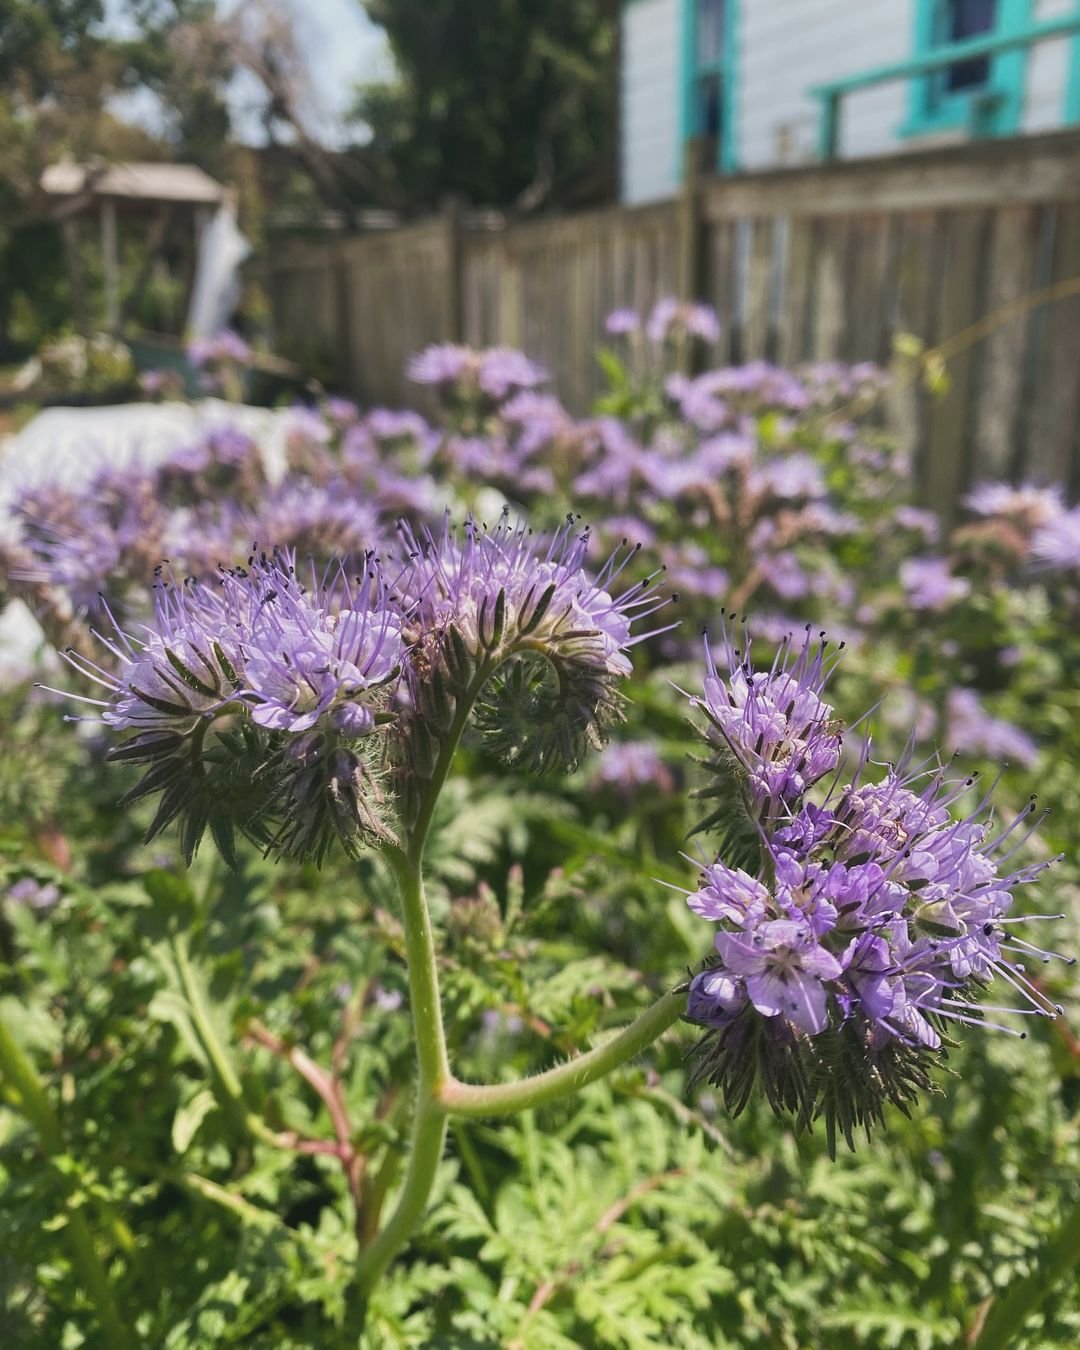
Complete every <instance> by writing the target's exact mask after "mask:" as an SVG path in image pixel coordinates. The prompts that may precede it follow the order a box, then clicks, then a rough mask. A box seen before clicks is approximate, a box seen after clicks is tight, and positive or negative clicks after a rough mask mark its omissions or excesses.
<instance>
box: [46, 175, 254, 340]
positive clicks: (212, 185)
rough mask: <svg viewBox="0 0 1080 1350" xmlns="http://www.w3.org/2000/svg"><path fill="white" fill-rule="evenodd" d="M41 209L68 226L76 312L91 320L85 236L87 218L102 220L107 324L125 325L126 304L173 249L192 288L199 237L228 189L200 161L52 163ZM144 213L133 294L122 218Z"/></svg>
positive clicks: (82, 321)
mask: <svg viewBox="0 0 1080 1350" xmlns="http://www.w3.org/2000/svg"><path fill="white" fill-rule="evenodd" d="M40 190H41V197H42V214H43V215H44V216H45V217H46V218H47V219H50V220H53V221H56V222H57V223H58V224H59V225H60V227H61V230H62V232H63V238H64V251H65V255H66V258H67V266H68V271H69V275H70V279H71V292H72V299H73V309H74V316H73V317H74V319H75V322H76V324H77V326H78V327H80V328H84V327H86V326H87V322H88V315H87V305H86V286H85V282H84V277H83V266H82V261H81V258H80V250H79V238H80V233H81V230H82V228H83V221H84V220H85V219H86V218H87V217H90V218H91V220H94V219H96V221H97V226H98V229H99V230H100V235H101V259H102V272H103V278H104V294H105V314H104V319H105V326H106V328H108V329H109V330H110V331H114V330H116V329H117V328H118V327H119V326H120V322H121V319H122V317H123V312H124V309H125V308H127V307H129V306H133V305H134V304H135V303H136V302H137V301H138V298H139V296H140V294H141V292H142V291H143V289H144V288H145V287H146V284H147V282H148V281H149V279H150V276H151V273H152V270H153V268H154V266H155V265H156V264H164V261H165V258H166V256H167V252H166V251H168V256H170V257H173V258H176V257H179V258H180V259H181V262H180V267H181V269H182V271H183V274H184V278H185V280H186V282H187V285H186V286H185V290H188V289H190V284H191V278H192V277H193V275H194V272H195V262H196V258H197V255H198V244H199V239H200V238H201V236H202V232H203V230H204V229H205V227H206V226H207V225H208V224H209V222H210V220H211V218H212V216H213V214H214V213H215V212H216V211H217V209H218V208H219V207H220V206H221V205H222V203H223V202H225V201H226V199H227V197H228V189H227V188H226V187H225V186H224V185H223V184H221V183H219V182H217V181H216V180H215V179H213V178H211V177H210V175H209V174H206V173H204V172H203V171H202V169H200V168H197V167H196V166H195V165H194V164H146V163H119V164H107V163H105V162H103V161H93V162H90V163H87V164H76V163H73V162H61V163H59V164H51V165H50V166H49V167H48V168H47V169H46V170H45V172H44V173H43V174H42V177H41V183H40ZM132 218H135V219H138V220H140V221H141V222H143V224H144V228H145V252H144V255H143V258H142V262H141V265H140V267H139V269H138V273H137V275H136V277H135V279H134V282H133V284H132V285H131V287H130V289H129V291H128V294H127V295H126V296H122V295H121V268H120V228H121V225H120V222H121V220H129V219H132Z"/></svg>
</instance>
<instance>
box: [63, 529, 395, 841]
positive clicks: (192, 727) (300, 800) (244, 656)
mask: <svg viewBox="0 0 1080 1350" xmlns="http://www.w3.org/2000/svg"><path fill="white" fill-rule="evenodd" d="M401 629H402V615H401V612H400V610H399V609H398V607H397V606H396V605H395V604H394V603H393V602H392V601H391V598H390V596H389V593H388V589H387V587H386V584H385V581H384V579H383V577H382V574H381V571H380V569H379V566H378V563H377V561H376V560H375V559H374V558H373V557H370V556H369V557H368V558H367V559H366V561H365V570H364V572H363V574H362V575H361V576H359V577H358V578H355V579H354V578H352V577H350V576H349V575H348V574H347V573H346V572H345V571H344V569H341V568H338V569H336V570H334V571H331V572H329V573H327V574H326V575H324V576H318V575H313V576H312V577H311V584H310V585H309V586H305V585H303V584H301V582H300V580H299V579H298V577H297V574H296V570H295V566H294V564H293V561H292V558H291V557H290V556H289V555H286V554H274V555H273V556H269V555H266V554H262V555H259V556H254V555H253V556H252V557H250V558H249V559H248V563H247V565H246V566H244V567H238V568H233V569H229V570H225V569H222V571H221V574H220V576H219V578H218V580H217V582H216V583H208V582H199V581H195V580H193V579H192V580H188V581H187V582H184V583H183V584H179V585H178V584H177V583H176V582H175V581H174V580H173V579H172V578H171V577H168V576H165V575H164V574H162V575H161V576H160V577H159V580H158V583H157V586H156V587H155V604H154V619H153V623H152V624H150V625H147V626H146V627H145V628H144V629H143V630H142V632H141V633H140V634H138V635H136V634H130V635H129V634H128V633H126V632H125V631H124V630H123V629H122V627H121V626H120V624H119V623H117V622H115V621H114V622H113V633H112V635H111V636H109V637H102V639H101V642H102V645H103V647H104V648H105V651H106V652H107V653H108V655H109V656H110V657H111V658H112V660H111V661H110V662H107V663H100V662H98V661H96V660H91V659H90V658H88V657H85V656H81V655H79V654H77V653H69V658H68V659H69V661H70V663H71V664H72V665H73V666H74V667H75V669H76V670H78V671H79V672H80V673H81V674H83V675H85V676H87V677H88V678H89V679H90V680H92V681H93V682H95V683H96V684H98V685H99V686H101V687H102V688H103V689H104V690H105V691H106V694H107V697H105V698H102V699H98V698H90V697H88V696H82V701H83V702H84V703H87V704H90V705H93V706H96V707H98V708H99V709H100V717H101V720H102V721H103V722H104V723H106V725H108V726H109V727H110V728H111V729H112V730H114V731H116V732H119V733H121V734H126V739H125V740H124V741H123V742H122V743H121V744H119V745H118V746H117V747H116V748H115V749H114V750H113V751H112V752H111V757H112V758H113V759H116V760H125V761H130V762H133V763H143V764H147V765H149V768H148V769H147V771H146V774H145V776H144V777H143V779H142V781H141V782H140V783H139V785H138V786H137V787H136V788H135V789H134V790H133V792H132V793H131V794H129V800H131V799H135V798H138V797H142V796H146V795H148V794H152V793H160V794H161V800H160V804H159V807H158V812H157V815H156V816H155V818H154V821H153V823H152V825H151V827H150V834H151V835H153V834H155V833H157V832H158V830H160V829H162V828H163V827H164V826H165V825H166V824H168V823H169V822H170V821H171V820H173V819H174V818H177V817H179V818H180V820H181V840H182V844H183V847H184V850H185V852H186V853H187V854H188V855H189V856H190V855H191V854H192V853H193V852H194V850H195V847H196V846H197V844H198V842H199V838H200V837H201V835H202V833H203V831H204V830H205V829H206V828H207V827H210V828H211V829H212V831H213V834H214V837H215V840H216V841H217V843H218V844H219V846H220V847H221V849H222V851H223V852H224V853H225V854H226V855H227V856H231V855H232V851H233V844H232V838H233V833H234V831H235V830H237V829H239V830H240V831H241V832H242V833H244V834H247V835H249V836H250V837H252V838H254V839H256V840H257V841H258V842H260V843H262V844H263V845H264V846H266V847H268V848H272V849H275V850H277V851H281V852H288V853H291V854H294V855H296V856H300V857H315V858H317V859H320V858H321V857H322V856H323V855H324V853H325V852H326V850H327V848H328V847H329V846H330V844H331V843H332V842H333V840H334V838H337V839H339V840H340V841H341V842H342V843H343V844H344V845H345V847H346V848H347V849H353V848H355V847H356V846H358V844H359V843H361V842H363V841H364V840H365V839H370V838H371V837H376V838H386V837H388V836H389V827H388V826H387V824H386V823H385V820H384V819H383V818H382V816H381V815H380V813H379V810H378V809H377V807H378V805H379V802H380V792H379V790H378V785H377V774H376V772H375V770H376V763H377V760H378V759H379V758H380V755H379V751H378V750H377V748H376V747H374V746H370V745H369V744H368V743H367V742H368V738H369V737H371V736H372V733H374V732H376V731H377V730H379V729H380V727H381V726H383V725H385V724H386V723H387V722H388V721H392V720H393V719H392V717H390V716H389V714H388V713H387V709H388V706H389V701H390V687H391V686H392V684H393V682H394V680H395V679H396V677H397V676H398V674H399V672H400V669H401V663H402V659H403V650H404V640H403V637H402V631H401ZM211 727H213V729H214V731H215V733H216V738H217V739H216V743H212V742H208V739H207V733H208V732H209V730H210V729H211Z"/></svg>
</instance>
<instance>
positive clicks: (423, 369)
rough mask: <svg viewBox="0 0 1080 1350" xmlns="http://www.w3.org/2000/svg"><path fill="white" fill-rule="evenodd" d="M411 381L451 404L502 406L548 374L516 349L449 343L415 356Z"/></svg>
mask: <svg viewBox="0 0 1080 1350" xmlns="http://www.w3.org/2000/svg"><path fill="white" fill-rule="evenodd" d="M406 373H407V374H408V377H409V379H410V380H414V381H415V382H416V383H417V384H429V385H432V386H434V387H435V388H436V389H437V390H438V391H439V393H440V394H441V395H442V396H443V397H444V398H447V399H448V400H450V401H454V400H459V401H462V402H470V401H473V400H475V399H477V398H479V399H482V400H486V401H487V402H489V403H491V404H498V403H501V402H503V400H504V399H507V398H509V397H510V395H511V394H512V393H514V392H515V391H517V390H521V389H535V388H537V387H538V386H539V385H541V384H544V383H545V382H546V381H547V379H548V373H547V371H546V370H544V369H543V367H542V366H538V365H537V364H536V363H535V362H534V361H530V360H529V358H528V357H527V356H525V355H524V354H523V353H522V352H519V351H516V350H515V349H514V348H513V347H488V348H486V349H485V350H483V351H474V350H473V349H472V348H471V347H464V346H460V345H458V344H457V343H452V342H446V343H441V344H438V345H435V346H432V347H427V348H425V350H424V351H422V352H420V353H419V354H418V355H416V356H414V357H413V358H412V359H411V360H410V361H409V364H408V366H407V368H406Z"/></svg>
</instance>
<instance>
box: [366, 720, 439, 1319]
mask: <svg viewBox="0 0 1080 1350" xmlns="http://www.w3.org/2000/svg"><path fill="white" fill-rule="evenodd" d="M459 734H460V733H459ZM443 778H445V771H444V773H443ZM427 818H428V820H429V821H430V813H428V817H427ZM414 838H415V836H414ZM422 848H423V842H422V840H421V842H420V849H421V850H422ZM387 856H388V858H389V860H390V864H391V866H392V867H393V869H394V874H395V876H396V877H397V883H398V890H399V892H400V894H401V910H402V918H403V921H404V927H405V954H406V959H407V961H408V966H409V1001H410V1006H411V1008H412V1019H413V1034H414V1035H415V1037H416V1064H417V1085H416V1106H415V1108H414V1115H413V1129H412V1141H411V1145H410V1151H409V1167H408V1171H407V1172H406V1174H405V1181H404V1184H403V1186H402V1189H401V1194H400V1195H399V1197H398V1202H397V1208H396V1209H395V1210H394V1212H393V1214H392V1215H391V1216H390V1218H389V1219H388V1220H387V1222H386V1225H385V1227H384V1228H383V1229H382V1230H381V1231H380V1232H379V1234H378V1235H377V1236H376V1238H375V1240H374V1241H373V1242H372V1244H371V1246H370V1247H368V1248H367V1249H366V1250H365V1251H364V1252H363V1253H362V1254H361V1256H360V1261H359V1265H358V1270H357V1285H358V1288H359V1291H360V1293H361V1295H362V1296H364V1297H366V1296H367V1294H369V1293H370V1292H371V1289H372V1286H373V1285H374V1283H375V1281H376V1280H377V1279H378V1278H379V1276H380V1275H381V1274H382V1272H383V1271H384V1270H385V1269H386V1267H387V1266H388V1265H389V1263H390V1262H391V1261H392V1260H393V1258H394V1256H395V1255H396V1254H397V1252H398V1251H399V1249H400V1248H401V1247H403V1246H404V1245H405V1243H406V1242H407V1241H408V1240H409V1238H410V1236H411V1235H412V1233H413V1232H414V1231H415V1229H416V1227H417V1225H418V1224H419V1222H420V1219H421V1218H422V1216H423V1213H424V1210H425V1208H426V1207H427V1202H428V1199H429V1197H430V1195H431V1189H432V1187H433V1186H434V1184H435V1176H436V1174H437V1172H438V1169H439V1163H440V1161H441V1160H442V1153H443V1145H444V1143H445V1141H446V1112H445V1111H444V1110H443V1108H442V1107H441V1106H440V1105H439V1101H438V1097H439V1093H440V1092H441V1091H442V1089H443V1087H444V1085H445V1084H446V1083H447V1082H448V1081H450V1063H449V1059H448V1057H447V1052H446V1033H445V1031H444V1030H443V1018H442V1002H441V999H440V996H439V972H438V966H437V964H436V959H435V941H434V937H433V934H432V931H431V919H430V917H429V915H428V908H427V901H426V899H425V898H424V883H423V878H422V877H421V874H420V864H419V860H418V858H414V857H412V856H409V855H407V854H405V853H403V852H401V850H400V849H389V850H387Z"/></svg>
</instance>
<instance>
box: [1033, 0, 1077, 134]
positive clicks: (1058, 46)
mask: <svg viewBox="0 0 1080 1350" xmlns="http://www.w3.org/2000/svg"><path fill="white" fill-rule="evenodd" d="M1075 11H1076V4H1075V0H1034V3H1033V4H1032V6H1031V17H1032V20H1033V21H1034V22H1036V23H1044V22H1046V21H1047V20H1049V19H1062V18H1066V17H1067V16H1068V15H1070V14H1073V13H1075ZM1070 46H1071V44H1070V42H1069V40H1068V39H1067V38H1055V39H1054V41H1052V42H1040V43H1039V44H1038V45H1037V46H1035V47H1031V48H1030V49H1029V51H1028V59H1027V71H1026V80H1025V85H1024V118H1023V123H1022V128H1023V130H1024V131H1053V130H1054V129H1055V128H1056V127H1060V126H1061V115H1062V112H1063V110H1064V108H1065V90H1066V89H1067V88H1068V84H1069V59H1070V55H1071V53H1070Z"/></svg>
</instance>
